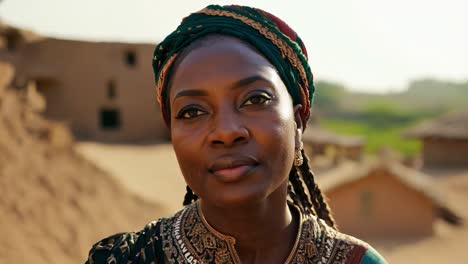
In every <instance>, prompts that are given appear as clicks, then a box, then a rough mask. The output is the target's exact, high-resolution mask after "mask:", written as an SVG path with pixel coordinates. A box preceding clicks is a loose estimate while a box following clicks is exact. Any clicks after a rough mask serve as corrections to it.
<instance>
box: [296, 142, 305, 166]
mask: <svg viewBox="0 0 468 264" xmlns="http://www.w3.org/2000/svg"><path fill="white" fill-rule="evenodd" d="M302 146H303V145H302V142H301V146H300V147H299V148H298V149H296V151H295V152H294V166H296V167H299V166H301V165H302V163H304V158H303V157H302V152H301V151H302Z"/></svg>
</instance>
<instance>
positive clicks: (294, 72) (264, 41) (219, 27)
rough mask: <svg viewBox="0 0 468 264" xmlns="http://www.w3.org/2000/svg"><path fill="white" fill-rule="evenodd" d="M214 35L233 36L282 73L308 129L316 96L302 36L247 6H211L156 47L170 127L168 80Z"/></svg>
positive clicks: (158, 81) (159, 89) (157, 78)
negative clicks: (183, 58)
mask: <svg viewBox="0 0 468 264" xmlns="http://www.w3.org/2000/svg"><path fill="white" fill-rule="evenodd" d="M210 34H221V35H229V36H234V37H236V38H239V39H241V40H243V41H246V42H248V43H249V44H251V45H252V46H254V47H255V48H256V49H257V50H258V51H259V52H260V53H261V54H263V56H264V57H265V58H266V59H268V60H269V61H270V62H271V63H272V64H273V65H274V66H275V67H276V69H277V70H278V72H279V75H280V77H281V79H282V80H283V82H284V83H285V85H286V87H287V89H288V92H289V93H290V94H291V97H292V99H293V103H294V104H302V106H303V107H302V112H301V117H302V119H303V123H304V125H305V124H306V123H307V122H306V121H307V120H308V118H309V115H310V104H311V102H312V98H313V94H314V90H315V89H314V85H313V77H312V73H311V71H310V67H309V63H308V61H307V51H306V48H305V46H304V44H303V42H302V40H301V39H300V38H299V36H298V35H297V34H296V33H295V32H294V31H293V30H292V29H291V28H290V27H289V26H288V25H287V24H286V23H285V22H283V21H282V20H281V19H279V18H278V17H276V16H274V15H272V14H270V13H268V12H266V11H263V10H260V9H257V8H251V7H246V6H233V5H232V6H217V5H210V6H208V7H206V8H204V9H202V10H200V11H198V12H196V13H193V14H191V15H189V16H188V17H186V18H184V19H183V21H182V23H181V24H180V25H179V27H178V28H177V29H176V30H175V31H174V32H173V33H171V34H170V35H169V36H167V37H166V38H165V39H164V41H162V42H161V43H160V44H159V45H157V46H156V48H155V50H154V57H153V69H154V74H155V81H156V89H157V99H158V101H159V102H160V103H161V110H162V113H163V117H164V119H165V121H166V123H167V124H168V123H169V121H170V119H169V116H168V114H169V108H168V105H167V102H165V100H166V99H167V86H168V77H169V76H170V75H171V67H172V65H173V63H174V61H175V60H176V58H177V56H178V55H179V54H180V52H181V51H182V50H183V49H184V48H186V47H187V46H189V45H190V44H191V43H193V42H194V41H195V40H197V39H200V38H202V37H204V36H207V35H210Z"/></svg>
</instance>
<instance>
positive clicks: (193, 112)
mask: <svg viewBox="0 0 468 264" xmlns="http://www.w3.org/2000/svg"><path fill="white" fill-rule="evenodd" d="M205 113H206V112H205V111H202V110H200V109H198V108H186V109H182V110H181V111H180V112H179V113H178V114H177V116H176V119H192V118H195V117H198V116H201V115H203V114H205Z"/></svg>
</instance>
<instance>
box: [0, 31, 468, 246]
mask: <svg viewBox="0 0 468 264" xmlns="http://www.w3.org/2000/svg"><path fill="white" fill-rule="evenodd" d="M153 48H154V44H132V43H116V42H113V43H111V42H88V41H76V40H65V39H55V38H46V37H41V36H38V35H35V34H33V33H31V32H28V31H23V30H18V29H15V28H13V27H9V26H7V25H3V24H1V25H0V61H3V62H7V63H8V65H9V66H8V67H10V65H11V68H12V69H14V70H8V72H10V73H11V75H13V73H14V76H13V77H12V78H7V79H8V80H9V79H12V83H11V84H8V85H9V86H11V87H14V88H15V89H17V90H24V91H26V92H27V93H28V94H29V97H30V98H32V97H34V100H35V101H36V102H35V103H32V104H31V105H35V106H36V108H38V109H40V110H41V112H42V115H43V116H44V117H45V118H46V119H50V120H53V121H54V122H58V123H63V124H65V125H66V126H67V127H69V128H70V130H71V131H72V132H73V136H74V137H75V138H77V139H78V140H91V141H103V142H110V143H121V142H148V141H160V140H168V139H169V134H168V129H167V128H166V126H165V124H164V122H163V120H162V117H161V114H160V110H159V106H158V102H157V101H156V92H155V84H154V81H153V73H152V68H151V58H152V52H153ZM5 72H6V70H5ZM0 80H1V78H0ZM0 95H1V89H0ZM29 97H28V98H29ZM31 100H32V99H31ZM64 127H65V126H64ZM404 136H405V137H407V138H412V139H415V138H416V139H420V140H421V141H422V145H423V149H422V158H423V163H424V167H462V168H468V112H465V113H458V114H453V115H448V116H444V117H442V118H440V119H436V120H433V121H428V122H426V123H424V124H421V125H420V126H417V127H415V128H412V129H410V130H408V131H407V132H405V134H404ZM59 138H60V137H59ZM303 142H304V149H305V151H306V152H307V153H308V154H309V156H310V157H311V163H312V164H311V167H312V168H314V169H315V168H320V164H319V163H320V161H319V157H320V156H327V155H328V154H329V152H330V151H331V152H333V153H332V155H331V156H330V157H331V163H330V164H328V165H327V166H324V168H325V169H323V170H321V171H320V173H318V174H317V182H318V184H319V186H320V188H321V189H322V190H323V191H324V192H325V193H326V196H327V197H328V199H329V203H330V206H331V209H332V211H333V212H334V216H335V219H336V221H337V224H338V226H339V228H340V230H341V231H343V232H345V233H349V234H351V235H355V236H357V237H362V238H376V237H377V238H386V239H387V238H389V239H390V238H393V237H415V236H416V237H420V236H431V235H433V234H434V232H435V228H434V225H435V222H436V221H437V220H438V219H442V220H444V221H445V222H448V223H449V224H452V225H460V224H462V222H463V219H461V217H459V216H458V212H456V211H454V210H453V209H452V208H449V206H447V205H446V204H445V203H444V202H443V201H444V199H443V195H444V194H441V193H439V192H438V190H437V184H435V182H434V177H432V176H430V175H427V174H424V173H422V172H421V171H419V170H416V169H411V168H408V167H405V166H404V165H402V163H401V161H399V160H395V159H392V160H385V159H377V160H371V161H370V160H369V159H367V157H365V154H364V151H363V150H364V148H365V144H366V141H365V138H363V137H359V136H347V135H340V134H337V133H333V132H330V131H327V130H326V129H324V128H322V127H320V126H318V125H316V124H311V125H310V126H308V127H307V129H306V130H305V133H304V134H303ZM62 145H63V144H62ZM0 154H1V153H0ZM415 216H417V217H415ZM364 227H365V228H364Z"/></svg>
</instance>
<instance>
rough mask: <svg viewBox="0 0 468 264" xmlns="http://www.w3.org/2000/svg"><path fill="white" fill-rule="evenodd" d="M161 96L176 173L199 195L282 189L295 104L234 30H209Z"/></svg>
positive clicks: (240, 198)
mask: <svg viewBox="0 0 468 264" xmlns="http://www.w3.org/2000/svg"><path fill="white" fill-rule="evenodd" d="M205 42H206V40H205ZM169 104H170V109H171V117H170V118H171V137H172V143H173V146H174V150H175V153H176V156H177V159H178V161H179V165H180V168H181V171H182V174H183V175H184V178H185V180H186V182H187V184H188V185H189V186H190V187H191V189H192V190H193V191H194V192H195V193H196V194H197V195H198V196H199V197H200V198H201V199H202V200H203V201H204V202H208V203H211V204H213V205H215V206H236V205H242V204H245V203H251V202H255V201H260V200H262V199H265V198H267V197H269V196H270V195H271V194H272V193H275V192H276V193H282V194H283V195H284V197H286V187H287V182H288V174H289V171H290V169H291V166H292V163H293V159H294V150H295V147H296V146H298V145H299V144H300V136H301V129H302V123H301V121H300V118H299V109H300V106H296V107H293V105H292V100H291V97H290V95H289V94H288V92H287V90H286V87H285V85H284V84H283V82H282V80H281V78H280V77H279V75H278V73H277V72H276V69H275V67H274V66H273V65H271V64H270V63H269V62H268V61H267V60H266V59H265V58H264V57H263V56H261V55H260V54H258V53H257V52H256V51H255V50H254V49H252V48H251V47H250V46H248V45H246V44H244V43H243V42H241V41H239V40H237V39H235V38H231V37H218V38H212V39H211V42H210V43H207V44H205V45H204V46H198V47H196V48H194V49H193V50H191V51H190V52H189V53H188V54H187V55H186V56H185V57H184V58H183V59H182V60H181V61H180V63H179V64H178V65H177V67H176V69H175V71H174V74H173V76H172V82H171V87H170V94H169Z"/></svg>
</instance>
